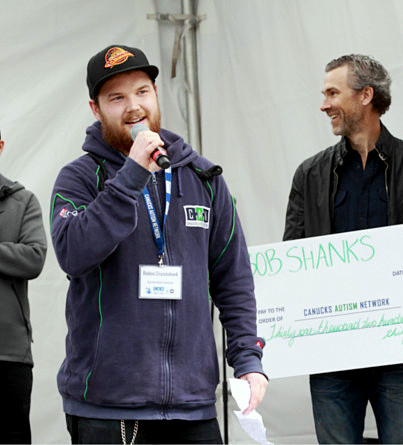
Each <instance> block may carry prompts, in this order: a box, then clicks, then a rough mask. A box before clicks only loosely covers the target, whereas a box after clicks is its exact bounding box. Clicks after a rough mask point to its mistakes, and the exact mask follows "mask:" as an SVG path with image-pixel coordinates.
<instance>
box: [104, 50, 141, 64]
mask: <svg viewBox="0 0 403 445" xmlns="http://www.w3.org/2000/svg"><path fill="white" fill-rule="evenodd" d="M129 57H134V54H132V53H129V51H126V50H124V49H122V48H119V47H118V46H114V47H113V48H111V49H110V50H109V51H108V52H107V53H106V54H105V62H106V63H105V68H113V67H114V66H115V65H121V64H122V63H125V62H126V60H127V59H128V58H129Z"/></svg>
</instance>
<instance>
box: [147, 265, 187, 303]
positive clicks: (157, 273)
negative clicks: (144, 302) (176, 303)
mask: <svg viewBox="0 0 403 445" xmlns="http://www.w3.org/2000/svg"><path fill="white" fill-rule="evenodd" d="M139 277H140V280H139V298H146V299H152V300H155V299H157V300H181V299H182V266H149V265H143V264H141V265H140V267H139Z"/></svg>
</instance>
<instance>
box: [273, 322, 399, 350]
mask: <svg viewBox="0 0 403 445" xmlns="http://www.w3.org/2000/svg"><path fill="white" fill-rule="evenodd" d="M402 324H403V316H402V315H400V314H399V315H397V316H396V317H393V318H386V317H385V315H384V314H382V316H381V317H380V318H379V319H377V320H370V319H369V317H367V318H366V319H361V318H359V319H358V320H356V321H353V322H350V323H339V324H331V323H329V322H328V321H327V320H321V322H320V324H319V326H316V327H308V328H300V329H296V328H294V327H284V326H282V325H280V324H279V323H273V324H272V325H270V329H271V332H270V330H269V333H270V336H269V337H266V338H265V340H266V342H269V341H273V340H277V339H283V340H288V346H290V347H291V346H293V344H294V342H295V340H296V339H297V338H301V337H309V336H313V335H322V334H334V333H337V332H346V331H354V330H359V329H369V328H382V327H383V328H385V327H387V331H386V334H384V335H383V337H382V339H383V340H385V339H388V338H393V337H401V339H402V345H403V326H402ZM393 325H401V326H400V327H393ZM384 332H385V330H383V332H382V333H384Z"/></svg>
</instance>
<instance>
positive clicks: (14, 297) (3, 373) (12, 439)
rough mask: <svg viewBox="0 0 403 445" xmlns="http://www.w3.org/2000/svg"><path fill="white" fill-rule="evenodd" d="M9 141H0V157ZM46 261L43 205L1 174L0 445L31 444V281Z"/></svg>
mask: <svg viewBox="0 0 403 445" xmlns="http://www.w3.org/2000/svg"><path fill="white" fill-rule="evenodd" d="M3 147H4V141H3V140H1V136H0V153H1V151H2V150H3ZM45 256H46V235H45V231H44V228H43V222H42V213H41V209H40V206H39V202H38V200H37V199H36V197H35V196H34V194H33V193H31V192H29V191H28V190H25V188H24V187H23V186H22V185H21V184H19V183H18V182H13V181H10V180H9V179H7V178H5V177H4V176H2V175H1V174H0V303H1V310H0V394H1V398H0V419H1V420H0V425H1V428H0V443H31V430H30V425H29V410H30V402H31V389H32V365H33V362H32V353H31V342H32V329H31V323H30V317H29V303H28V297H27V282H28V280H31V279H33V278H36V277H37V276H38V275H39V274H40V272H41V270H42V267H43V264H44V262H45Z"/></svg>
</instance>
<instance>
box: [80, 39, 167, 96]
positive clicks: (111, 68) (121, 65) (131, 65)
mask: <svg viewBox="0 0 403 445" xmlns="http://www.w3.org/2000/svg"><path fill="white" fill-rule="evenodd" d="M132 70H140V71H144V72H145V73H147V74H148V75H149V76H150V78H151V80H152V81H153V82H154V80H155V78H156V77H157V76H158V72H159V71H158V68H157V67H156V66H154V65H150V64H149V62H148V60H147V57H146V55H145V54H144V53H143V51H141V49H138V48H131V47H129V46H125V45H110V46H108V47H106V48H105V49H103V50H102V51H100V52H99V53H97V54H95V56H93V57H91V59H90V60H89V62H88V65H87V85H88V90H89V93H90V98H91V99H95V97H96V96H97V94H98V92H99V90H100V88H101V86H102V85H103V84H104V83H105V82H106V81H107V80H108V79H109V78H110V77H112V76H114V75H115V74H120V73H124V72H126V71H132Z"/></svg>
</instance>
